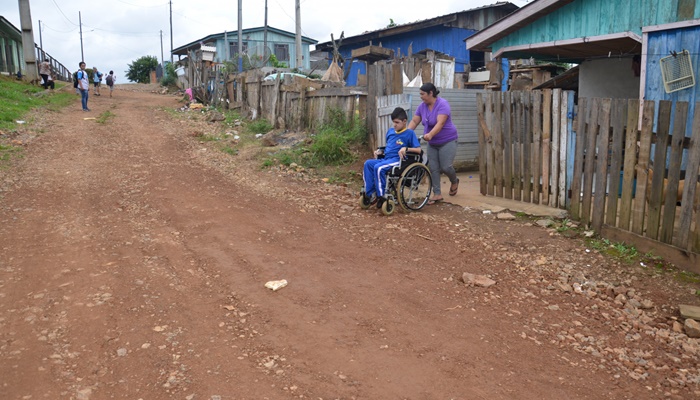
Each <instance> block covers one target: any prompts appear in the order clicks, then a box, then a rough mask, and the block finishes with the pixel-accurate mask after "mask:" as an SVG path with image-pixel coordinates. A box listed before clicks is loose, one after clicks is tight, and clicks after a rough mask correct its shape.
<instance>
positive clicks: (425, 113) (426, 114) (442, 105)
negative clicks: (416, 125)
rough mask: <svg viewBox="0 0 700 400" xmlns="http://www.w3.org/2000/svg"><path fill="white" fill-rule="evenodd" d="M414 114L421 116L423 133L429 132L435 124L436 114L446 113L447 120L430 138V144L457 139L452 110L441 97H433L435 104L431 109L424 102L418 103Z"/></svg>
mask: <svg viewBox="0 0 700 400" xmlns="http://www.w3.org/2000/svg"><path fill="white" fill-rule="evenodd" d="M416 115H417V116H419V117H420V118H421V122H422V123H423V127H424V129H423V134H424V135H425V134H426V133H428V132H430V131H431V130H432V129H433V127H434V126H435V125H436V124H437V117H438V115H447V121H445V125H443V127H442V129H441V130H440V132H438V133H437V135H435V136H433V138H432V139H430V142H429V143H430V144H434V145H440V144H445V143H447V142H451V141H453V140H457V127H456V126H455V124H453V123H452V112H451V111H450V103H448V102H447V100H445V99H443V98H442V97H438V98H437V99H435V104H434V105H433V110H432V111H430V110H429V109H428V105H427V104H425V103H420V105H419V106H418V109H417V110H416Z"/></svg>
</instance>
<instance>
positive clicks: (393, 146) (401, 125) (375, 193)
mask: <svg viewBox="0 0 700 400" xmlns="http://www.w3.org/2000/svg"><path fill="white" fill-rule="evenodd" d="M391 121H392V125H393V127H391V128H389V130H388V131H387V133H386V147H385V148H384V149H383V150H382V149H379V150H377V151H375V152H374V155H375V158H373V159H369V160H367V161H365V165H364V170H363V172H362V179H363V181H364V189H363V191H362V199H361V200H362V203H361V205H362V206H363V207H365V208H367V207H369V206H370V205H372V204H374V203H377V208H382V205H383V204H384V202H386V201H387V200H388V198H387V193H386V191H387V172H389V171H390V170H391V169H392V168H393V167H396V166H400V164H401V160H402V159H405V158H406V154H407V153H414V154H420V153H421V148H420V142H419V141H418V138H417V137H416V133H415V132H414V131H413V130H412V129H407V128H406V124H407V122H408V114H406V110H404V109H403V108H401V107H397V108H395V109H394V111H393V112H392V113H391Z"/></svg>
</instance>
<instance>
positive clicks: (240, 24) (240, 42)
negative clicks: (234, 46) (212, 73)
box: [238, 0, 243, 72]
mask: <svg viewBox="0 0 700 400" xmlns="http://www.w3.org/2000/svg"><path fill="white" fill-rule="evenodd" d="M238 72H243V0H238Z"/></svg>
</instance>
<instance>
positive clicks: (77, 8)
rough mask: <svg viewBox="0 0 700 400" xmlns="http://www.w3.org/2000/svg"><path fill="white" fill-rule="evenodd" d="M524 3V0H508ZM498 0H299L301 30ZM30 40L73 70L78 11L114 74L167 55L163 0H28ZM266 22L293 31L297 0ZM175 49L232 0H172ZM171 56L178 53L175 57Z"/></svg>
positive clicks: (219, 17)
mask: <svg viewBox="0 0 700 400" xmlns="http://www.w3.org/2000/svg"><path fill="white" fill-rule="evenodd" d="M510 1H511V2H512V3H514V4H515V5H517V6H519V7H522V6H524V5H525V4H527V2H528V1H527V0H510ZM496 2H497V0H436V1H430V0H351V1H342V0H340V1H328V0H301V29H302V35H304V36H307V37H309V38H312V39H315V40H318V41H319V42H326V41H329V40H330V39H331V33H333V35H334V37H335V38H336V39H337V38H338V37H339V36H340V32H341V31H345V36H346V37H348V36H353V35H357V34H360V33H362V32H365V31H372V30H376V29H380V28H382V27H385V26H387V25H388V24H389V22H390V19H393V20H394V22H395V23H396V24H405V23H409V22H415V21H418V20H423V19H428V18H434V17H437V16H440V15H445V14H450V13H453V12H457V11H464V10H468V9H471V8H476V7H481V6H484V5H488V4H494V3H496ZM29 4H30V7H31V14H32V23H33V27H34V40H35V42H36V43H37V44H39V43H40V38H39V21H41V27H42V29H41V32H42V34H41V39H42V41H43V46H44V49H45V50H46V52H48V53H49V54H51V55H52V56H53V57H54V58H56V59H57V60H59V62H61V63H62V64H63V65H65V66H66V67H67V68H68V69H70V70H72V71H74V70H76V69H77V68H78V67H77V66H78V62H80V59H81V53H80V30H79V22H78V12H80V14H81V16H82V24H83V51H84V55H85V62H86V63H87V66H88V68H90V67H93V66H95V67H97V68H98V69H99V70H100V71H109V70H110V69H111V70H114V73H115V75H116V76H117V77H118V81H121V82H122V83H123V82H125V79H119V78H120V77H123V76H124V75H125V71H126V70H127V69H128V64H130V63H132V62H133V61H134V60H136V59H138V58H139V57H141V56H145V55H151V56H156V57H157V58H158V60H160V58H161V39H160V37H161V36H160V31H161V30H162V31H163V55H164V57H165V59H166V60H169V58H170V53H169V51H170V22H169V15H170V13H169V10H170V7H169V2H168V0H109V1H105V0H30V2H29ZM267 7H268V17H267V20H268V26H272V27H274V28H278V29H282V30H285V31H289V32H292V33H294V32H295V29H296V28H295V21H294V16H295V8H294V7H295V0H268V1H267ZM242 10H243V12H242V13H241V15H242V16H243V29H247V28H255V27H261V26H264V23H265V0H243V4H242ZM0 15H2V16H3V17H5V18H6V19H7V20H9V21H10V22H11V23H12V24H13V25H15V27H17V28H18V29H20V20H19V3H18V1H16V0H2V1H0ZM172 18H173V48H177V47H179V46H182V45H184V44H187V43H189V42H192V41H195V40H197V39H200V38H203V37H205V36H207V35H210V34H214V33H220V32H223V31H236V30H237V29H238V1H237V0H199V1H192V0H189V1H186V0H173V1H172ZM175 59H176V60H177V57H175Z"/></svg>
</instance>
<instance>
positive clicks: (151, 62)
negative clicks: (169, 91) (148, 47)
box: [126, 56, 158, 83]
mask: <svg viewBox="0 0 700 400" xmlns="http://www.w3.org/2000/svg"><path fill="white" fill-rule="evenodd" d="M157 66H158V58H156V57H155V56H143V57H141V58H139V59H138V60H136V61H134V62H133V63H131V64H129V70H128V71H126V78H127V79H129V80H130V81H131V82H137V83H150V82H151V71H153V70H155V69H156V67H157Z"/></svg>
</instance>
